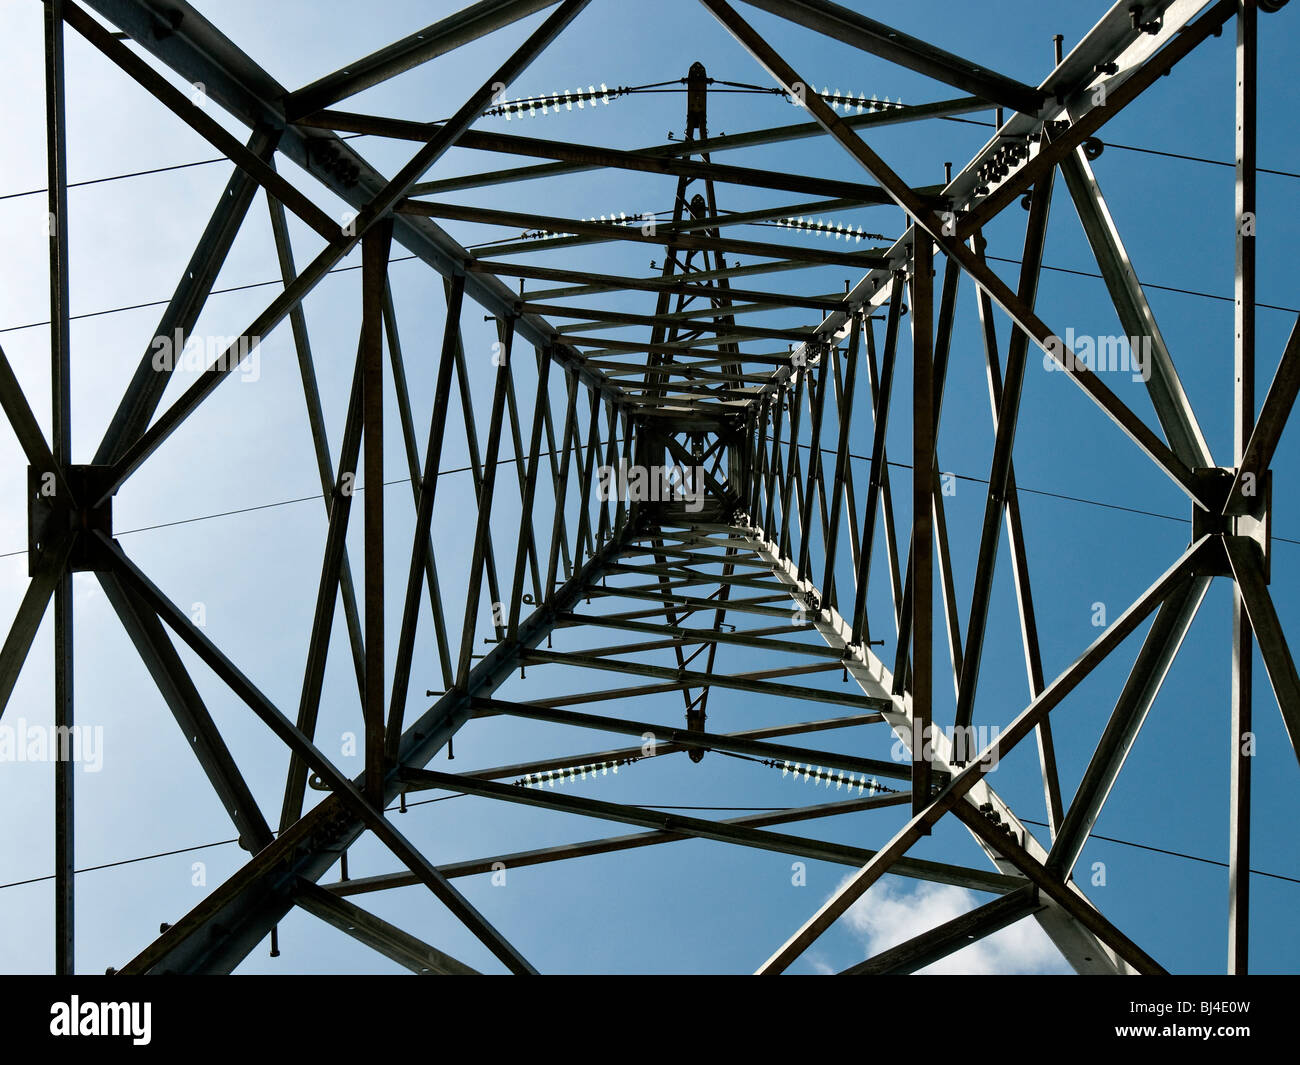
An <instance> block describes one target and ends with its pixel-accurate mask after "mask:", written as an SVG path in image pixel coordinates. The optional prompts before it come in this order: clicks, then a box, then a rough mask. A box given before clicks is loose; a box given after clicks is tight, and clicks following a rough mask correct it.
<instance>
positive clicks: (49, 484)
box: [27, 466, 113, 576]
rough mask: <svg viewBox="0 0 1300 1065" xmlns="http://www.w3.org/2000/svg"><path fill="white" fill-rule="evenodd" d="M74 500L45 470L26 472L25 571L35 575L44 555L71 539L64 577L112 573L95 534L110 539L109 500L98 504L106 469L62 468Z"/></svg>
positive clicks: (108, 479) (109, 476) (108, 476)
mask: <svg viewBox="0 0 1300 1065" xmlns="http://www.w3.org/2000/svg"><path fill="white" fill-rule="evenodd" d="M63 475H64V480H65V481H66V483H67V486H68V489H70V490H71V492H72V494H73V495H75V496H76V500H75V501H74V500H73V499H71V498H70V497H69V495H68V492H67V491H64V490H63V488H62V487H61V486H60V485H59V483H58V478H57V477H56V476H55V474H54V472H53V471H51V470H43V469H39V468H37V467H35V466H28V467H27V570H28V574H29V575H31V576H35V575H36V573H37V572H39V571H40V570H41V569H42V568H43V567H44V566H45V564H46V561H47V559H48V557H49V556H50V554H51V553H52V552H54V551H57V550H58V549H59V548H61V547H62V546H63V545H64V544H65V543H66V542H67V538H68V537H69V536H72V535H74V534H76V539H75V541H74V542H73V545H72V553H71V554H70V555H69V556H68V563H67V569H68V571H69V572H83V571H88V570H89V571H104V570H108V569H110V568H112V556H111V553H110V552H109V550H108V548H107V547H106V546H105V545H104V544H103V542H102V541H101V540H100V539H99V537H97V536H96V535H95V533H97V532H102V533H103V534H104V535H105V536H107V537H109V538H110V539H111V538H112V536H113V497H112V494H111V493H110V494H109V495H108V496H107V498H105V499H104V501H103V502H102V503H100V502H98V500H99V499H100V498H101V497H102V496H104V495H105V493H106V492H109V489H110V486H111V485H112V483H113V468H112V467H111V466H68V467H66V468H65V469H64V471H63Z"/></svg>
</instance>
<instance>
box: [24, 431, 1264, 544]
mask: <svg viewBox="0 0 1300 1065" xmlns="http://www.w3.org/2000/svg"><path fill="white" fill-rule="evenodd" d="M614 441H615V443H617V442H619V438H618V437H615V438H614ZM559 453H560V449H559V448H555V449H554V450H553V451H543V452H541V453H539V455H538V458H550V457H551V456H552V455H558V454H559ZM518 461H519V456H517V455H511V456H509V457H507V458H504V459H497V460H496V462H495V463H493V465H494V466H504V465H506V464H508V463H511V462H518ZM473 468H474V467H473V466H456V467H454V468H452V469H448V470H439V471H438V472H437V473H435V474H434V478H435V479H437V478H438V477H445V476H447V475H448V474H452V473H468V472H469V471H470V470H472V469H473ZM410 483H411V478H410V477H409V476H408V477H395V478H394V479H393V480H391V481H384V482H383V484H382V487H384V488H389V487H391V486H392V485H395V484H410ZM364 491H365V487H364V486H360V487H357V488H354V489H353V490H352V492H353V495H360V494H361V493H362V492H364ZM322 498H324V497H323V496H322V494H321V493H319V492H317V493H316V494H315V495H309V496H296V497H294V498H293V499H278V500H276V501H275V502H272V503H257V504H255V505H253V506H251V507H236V508H235V509H234V510H219V511H216V512H215V513H212V514H196V515H195V516H194V517H192V518H177V519H176V520H175V521H163V522H159V523H158V524H157V525H141V526H140V527H139V528H136V529H122V530H121V531H120V532H115V533H114V534H113V535H114V536H115V537H117V536H129V535H130V534H132V533H142V532H152V531H153V530H155V529H170V528H173V527H175V526H177V525H190V524H192V523H194V522H198V521H210V520H212V519H213V518H229V517H233V516H234V515H236V514H251V513H253V512H255V511H258V510H271V509H273V508H275V507H287V506H291V505H292V504H294V503H310V502H311V501H312V500H313V499H322ZM1274 539H1276V537H1274ZM25 554H27V551H26V549H23V550H21V551H6V552H5V553H4V554H0V558H15V557H17V556H18V555H25Z"/></svg>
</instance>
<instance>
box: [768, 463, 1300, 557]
mask: <svg viewBox="0 0 1300 1065" xmlns="http://www.w3.org/2000/svg"><path fill="white" fill-rule="evenodd" d="M776 443H778V444H780V445H781V446H783V447H788V446H789V441H787V440H777V441H776ZM799 446H800V447H801V448H803V449H804V450H805V451H810V450H811V449H812V445H811V444H805V443H802V442H801V443H800V444H799ZM817 450H818V451H820V452H821V453H822V454H823V455H834V454H835V449H834V448H829V447H822V448H818V449H817ZM848 457H849V458H851V459H857V460H858V461H860V462H870V461H871V456H870V455H859V454H856V453H855V452H852V451H850V452H849V453H848ZM886 465H888V466H894V467H896V468H898V469H900V470H910V469H912V464H911V463H910V462H895V461H894V460H893V459H888V460H886ZM942 472H943V473H944V474H945V475H950V476H953V477H956V478H957V479H958V480H959V481H971V482H973V483H974V484H988V483H989V480H988V478H987V477H976V476H975V475H974V474H970V473H952V474H949V471H946V470H945V471H942ZM1016 491H1017V492H1027V493H1029V494H1030V495H1036V496H1047V497H1049V498H1051V499H1064V500H1068V501H1069V502H1071V503H1086V504H1088V505H1089V506H1093V507H1103V508H1105V509H1106V510H1120V511H1124V512H1125V513H1127V514H1140V515H1142V516H1144V517H1148V518H1163V519H1164V520H1165V521H1177V522H1181V523H1182V524H1183V525H1187V524H1190V522H1191V519H1190V518H1180V517H1179V516H1178V515H1176V514H1161V513H1160V512H1159V511H1155V510H1143V509H1142V508H1141V507H1126V506H1123V505H1121V504H1119V503H1106V502H1103V501H1102V500H1100V499H1086V498H1084V497H1083V496H1072V495H1069V494H1067V493H1064V492H1049V491H1047V490H1046V489H1045V488H1026V487H1025V486H1024V485H1023V484H1019V483H1017V484H1016ZM1272 538H1273V539H1274V540H1280V541H1281V542H1282V543H1286V544H1300V540H1292V539H1289V538H1288V537H1285V536H1278V535H1277V534H1276V533H1275V534H1274V535H1273V537H1272Z"/></svg>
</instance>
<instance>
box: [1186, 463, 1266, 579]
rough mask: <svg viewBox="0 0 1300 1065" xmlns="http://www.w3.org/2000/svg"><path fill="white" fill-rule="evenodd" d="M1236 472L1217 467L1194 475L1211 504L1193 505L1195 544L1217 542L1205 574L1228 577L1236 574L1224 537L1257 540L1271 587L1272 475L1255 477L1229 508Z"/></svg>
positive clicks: (1264, 571) (1199, 487)
mask: <svg viewBox="0 0 1300 1065" xmlns="http://www.w3.org/2000/svg"><path fill="white" fill-rule="evenodd" d="M1236 472H1237V471H1236V470H1234V469H1231V468H1222V467H1216V466H1211V467H1208V468H1202V469H1197V470H1193V471H1192V473H1193V476H1194V477H1195V479H1196V484H1197V488H1198V494H1199V495H1200V496H1201V497H1202V498H1203V499H1204V500H1205V502H1206V503H1207V504H1209V506H1208V508H1206V507H1202V506H1201V505H1200V504H1199V503H1193V504H1192V542H1193V543H1195V542H1196V541H1197V540H1199V539H1200V538H1201V537H1203V536H1212V537H1214V538H1215V541H1214V547H1215V550H1214V551H1212V552H1210V553H1209V555H1208V559H1209V561H1207V562H1206V563H1205V564H1204V569H1203V571H1202V572H1204V573H1208V574H1209V575H1212V576H1216V577H1220V576H1222V577H1226V576H1230V575H1231V574H1232V567H1231V566H1230V565H1229V564H1228V557H1227V553H1226V552H1225V551H1224V550H1223V547H1222V537H1224V536H1245V537H1248V538H1250V539H1252V540H1254V541H1255V542H1256V543H1257V544H1258V545H1259V550H1260V556H1261V559H1262V563H1263V578H1264V581H1265V582H1266V583H1267V582H1268V581H1269V580H1270V572H1269V571H1270V566H1269V556H1270V550H1269V548H1270V546H1271V542H1272V529H1271V526H1272V522H1271V520H1270V519H1271V516H1272V503H1273V475H1272V471H1267V470H1266V471H1265V472H1264V473H1262V474H1260V475H1258V476H1257V477H1254V476H1252V477H1251V478H1250V481H1249V482H1248V485H1247V486H1246V487H1245V489H1244V490H1243V491H1242V493H1241V494H1240V496H1239V497H1238V502H1237V504H1236V505H1235V506H1233V507H1231V508H1229V506H1228V500H1229V498H1230V496H1231V494H1232V485H1233V480H1234V478H1235V476H1236ZM1224 511H1228V513H1224Z"/></svg>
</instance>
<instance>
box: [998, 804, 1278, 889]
mask: <svg viewBox="0 0 1300 1065" xmlns="http://www.w3.org/2000/svg"><path fill="white" fill-rule="evenodd" d="M1020 820H1021V821H1023V822H1024V823H1025V824H1027V825H1038V826H1040V827H1042V828H1048V827H1049V826H1048V825H1047V824H1045V823H1044V822H1042V821H1031V820H1030V819H1029V818H1027V817H1022V818H1020ZM1088 838H1089V839H1100V840H1104V841H1105V842H1107V843H1118V844H1120V845H1121V846H1124V847H1136V848H1137V849H1138V850H1143V851H1151V852H1153V853H1155V854H1168V855H1169V856H1170V857H1173V858H1186V859H1187V860H1188V861H1189V862H1202V863H1204V864H1205V865H1217V866H1219V867H1220V868H1223V869H1227V868H1228V863H1227V862H1221V861H1219V860H1218V859H1217V858H1202V857H1201V856H1200V855H1199V854H1184V853H1183V852H1182V851H1171V850H1167V849H1165V848H1164V847H1152V846H1151V845H1150V844H1147V843H1134V842H1133V841H1132V840H1131V839H1116V838H1115V837H1114V836H1099V835H1097V834H1096V833H1095V832H1089V833H1088ZM1250 872H1251V875H1252V876H1267V877H1272V878H1273V879H1274V880H1285V881H1287V883H1290V884H1300V878H1297V877H1294V876H1285V875H1283V874H1282V873H1270V872H1267V871H1266V870H1263V869H1252V870H1251V871H1250Z"/></svg>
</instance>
